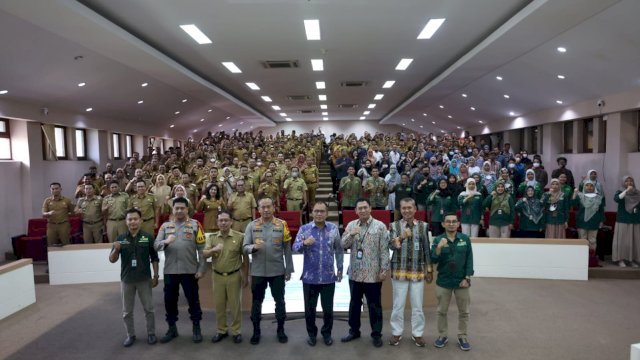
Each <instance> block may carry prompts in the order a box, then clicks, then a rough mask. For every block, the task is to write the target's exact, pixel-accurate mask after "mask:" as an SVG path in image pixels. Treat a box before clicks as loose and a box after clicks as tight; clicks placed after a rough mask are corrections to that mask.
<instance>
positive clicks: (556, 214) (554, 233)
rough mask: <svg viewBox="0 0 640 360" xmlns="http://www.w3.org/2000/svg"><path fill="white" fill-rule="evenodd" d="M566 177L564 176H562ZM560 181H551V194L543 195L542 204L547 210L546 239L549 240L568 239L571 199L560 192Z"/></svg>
mask: <svg viewBox="0 0 640 360" xmlns="http://www.w3.org/2000/svg"><path fill="white" fill-rule="evenodd" d="M562 175H564V174H562ZM560 186H561V185H560V180H558V179H551V182H550V183H549V192H547V193H545V194H544V195H542V202H543V203H544V207H545V210H546V213H545V219H544V221H545V223H546V224H547V227H546V231H545V237H546V238H547V239H564V238H566V235H565V234H566V233H565V230H566V229H567V222H568V221H569V201H570V200H569V198H568V197H567V196H565V193H564V192H563V191H562V190H560Z"/></svg>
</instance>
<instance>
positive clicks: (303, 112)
mask: <svg viewBox="0 0 640 360" xmlns="http://www.w3.org/2000/svg"><path fill="white" fill-rule="evenodd" d="M314 112H316V111H315V110H298V114H313V113H314Z"/></svg>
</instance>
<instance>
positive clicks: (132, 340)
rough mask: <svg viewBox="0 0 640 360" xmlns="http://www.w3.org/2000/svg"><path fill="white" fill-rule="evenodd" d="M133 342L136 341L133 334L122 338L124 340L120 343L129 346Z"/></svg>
mask: <svg viewBox="0 0 640 360" xmlns="http://www.w3.org/2000/svg"><path fill="white" fill-rule="evenodd" d="M134 342H136V337H135V336H127V338H126V339H124V342H123V343H122V346H124V347H129V346H131V345H133V343H134Z"/></svg>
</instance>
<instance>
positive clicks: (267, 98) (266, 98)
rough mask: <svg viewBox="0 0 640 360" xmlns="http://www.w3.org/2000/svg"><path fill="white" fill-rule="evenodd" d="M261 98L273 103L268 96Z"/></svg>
mask: <svg viewBox="0 0 640 360" xmlns="http://www.w3.org/2000/svg"><path fill="white" fill-rule="evenodd" d="M261 97H262V100H264V101H266V102H271V101H272V100H271V98H270V97H268V96H261Z"/></svg>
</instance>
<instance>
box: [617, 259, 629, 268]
mask: <svg viewBox="0 0 640 360" xmlns="http://www.w3.org/2000/svg"><path fill="white" fill-rule="evenodd" d="M618 266H620V267H627V264H625V263H624V260H620V261H618Z"/></svg>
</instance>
